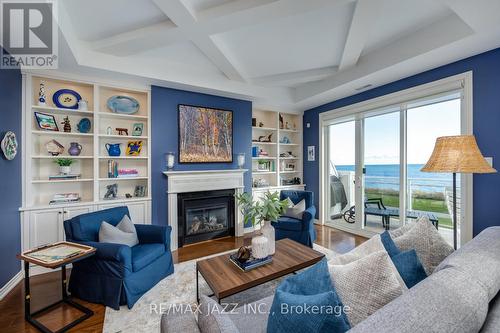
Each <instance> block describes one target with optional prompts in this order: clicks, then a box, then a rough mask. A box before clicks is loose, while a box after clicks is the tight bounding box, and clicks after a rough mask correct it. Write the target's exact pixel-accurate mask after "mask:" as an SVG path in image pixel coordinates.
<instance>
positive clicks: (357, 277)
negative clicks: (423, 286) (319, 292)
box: [329, 251, 404, 327]
mask: <svg viewBox="0 0 500 333" xmlns="http://www.w3.org/2000/svg"><path fill="white" fill-rule="evenodd" d="M392 266H393V264H392V260H391V258H389V255H388V254H387V252H386V251H378V252H374V253H372V254H370V255H367V256H365V257H363V258H361V259H359V260H356V261H353V262H351V263H349V264H347V265H329V271H330V276H331V278H332V281H333V283H334V285H335V289H336V290H337V293H338V294H339V296H340V299H341V301H342V303H343V304H344V306H348V307H349V308H350V309H349V311H348V312H347V317H348V319H349V322H350V323H351V326H353V327H354V326H356V325H357V324H359V323H360V322H362V321H363V320H365V319H366V318H368V317H369V316H371V315H372V314H373V313H374V312H375V311H377V310H378V309H380V308H382V307H383V306H384V305H386V304H387V303H390V302H392V301H393V300H394V299H395V298H397V297H399V296H400V295H402V294H403V291H404V289H403V288H402V287H401V285H400V283H399V282H398V279H397V277H396V275H395V274H394V270H393V269H392Z"/></svg>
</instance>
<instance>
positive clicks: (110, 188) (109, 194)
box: [104, 183, 118, 199]
mask: <svg viewBox="0 0 500 333" xmlns="http://www.w3.org/2000/svg"><path fill="white" fill-rule="evenodd" d="M117 195H118V184H116V183H115V184H111V185H106V194H104V199H116V197H117Z"/></svg>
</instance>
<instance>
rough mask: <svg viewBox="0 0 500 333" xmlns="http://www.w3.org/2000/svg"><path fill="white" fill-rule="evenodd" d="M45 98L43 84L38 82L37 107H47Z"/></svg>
mask: <svg viewBox="0 0 500 333" xmlns="http://www.w3.org/2000/svg"><path fill="white" fill-rule="evenodd" d="M46 102H47V96H45V84H44V83H43V82H40V91H39V92H38V105H40V106H45V105H47V103H46Z"/></svg>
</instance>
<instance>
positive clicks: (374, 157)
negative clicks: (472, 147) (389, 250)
mask: <svg viewBox="0 0 500 333" xmlns="http://www.w3.org/2000/svg"><path fill="white" fill-rule="evenodd" d="M461 110H462V98H461V93H460V91H451V92H449V93H445V94H439V95H432V96H429V97H426V98H420V99H418V100H409V101H405V102H404V103H399V104H397V105H393V106H389V107H384V108H378V109H373V110H365V111H363V112H358V113H354V112H353V115H352V116H347V117H346V116H345V115H343V116H342V118H338V119H335V118H333V119H332V120H330V123H329V124H327V125H326V126H324V135H325V146H326V149H325V150H324V152H325V158H324V170H325V171H326V173H327V177H323V178H322V179H323V181H324V182H325V183H324V184H323V189H324V191H323V193H325V194H326V196H325V200H326V201H323V203H324V204H325V208H326V211H325V214H324V216H325V221H327V223H330V224H332V225H333V226H336V227H340V228H342V229H349V230H358V231H362V232H361V234H363V233H365V234H370V233H372V234H373V233H379V232H382V231H383V230H393V229H396V228H399V227H401V226H403V225H405V224H407V223H412V222H414V221H415V220H416V219H417V218H418V217H421V216H427V217H428V218H429V219H430V220H431V222H433V223H434V224H435V225H436V226H437V227H438V228H439V231H440V233H441V234H442V235H443V236H444V237H445V239H446V240H447V241H448V242H449V243H450V244H452V243H453V238H452V229H451V228H452V224H453V221H452V220H451V217H450V212H451V209H452V207H451V198H450V193H451V175H450V174H434V173H424V172H421V171H420V169H421V168H422V166H423V164H425V163H426V161H427V160H428V159H429V157H430V155H431V153H432V150H433V148H434V143H435V141H436V138H437V137H440V136H446V135H459V134H460V133H463V127H464V126H463V124H462V118H463V117H462V111H461ZM459 187H460V184H459ZM460 207H461V204H460V190H459V204H458V208H459V212H460ZM458 220H460V219H458ZM458 225H459V223H458Z"/></svg>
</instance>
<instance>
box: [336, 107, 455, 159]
mask: <svg viewBox="0 0 500 333" xmlns="http://www.w3.org/2000/svg"><path fill="white" fill-rule="evenodd" d="M354 128H355V127H354V121H349V122H345V123H341V124H335V125H332V126H330V138H329V140H330V160H331V161H332V162H333V163H334V164H335V165H354V156H355V147H356V143H355V133H354V131H355V129H354ZM459 134H460V99H454V100H451V101H446V102H441V103H436V104H431V105H426V106H421V107H415V108H410V109H408V112H407V147H408V148H407V160H408V164H425V163H426V162H427V160H428V159H429V157H430V155H431V153H432V150H433V148H434V143H435V142H436V138H437V137H440V136H446V135H459ZM364 144H365V155H364V156H365V164H367V165H372V164H399V112H393V113H388V114H384V115H379V116H373V117H369V118H365V133H364Z"/></svg>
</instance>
